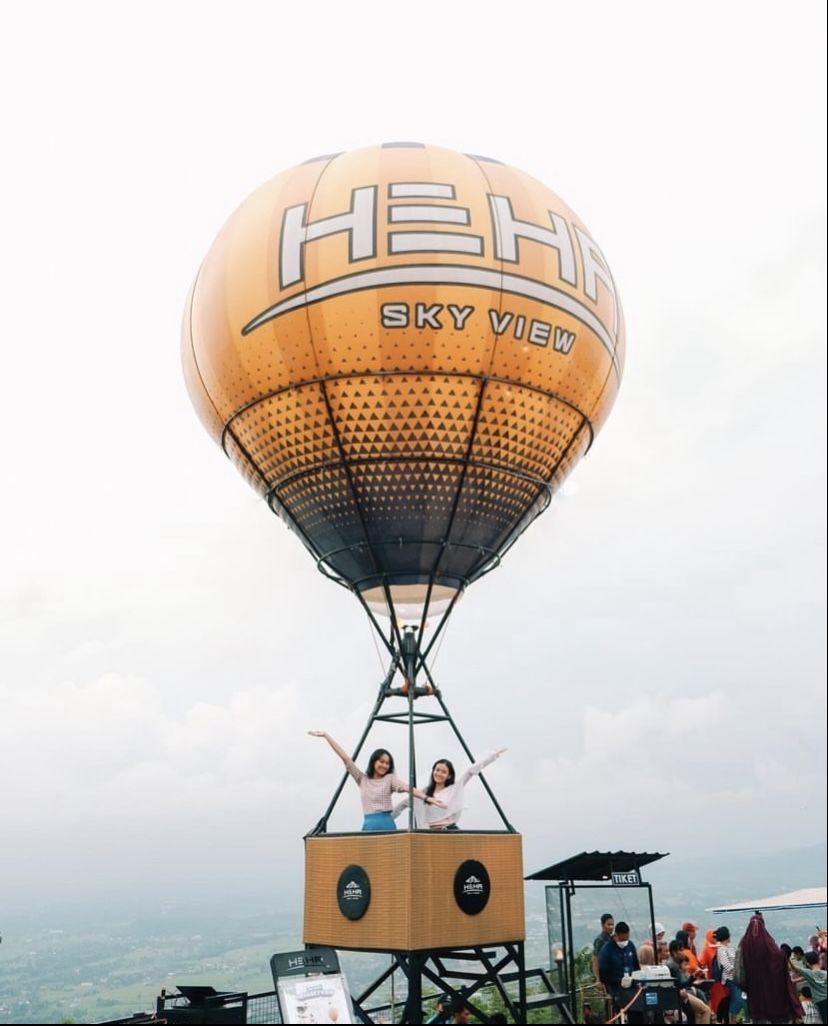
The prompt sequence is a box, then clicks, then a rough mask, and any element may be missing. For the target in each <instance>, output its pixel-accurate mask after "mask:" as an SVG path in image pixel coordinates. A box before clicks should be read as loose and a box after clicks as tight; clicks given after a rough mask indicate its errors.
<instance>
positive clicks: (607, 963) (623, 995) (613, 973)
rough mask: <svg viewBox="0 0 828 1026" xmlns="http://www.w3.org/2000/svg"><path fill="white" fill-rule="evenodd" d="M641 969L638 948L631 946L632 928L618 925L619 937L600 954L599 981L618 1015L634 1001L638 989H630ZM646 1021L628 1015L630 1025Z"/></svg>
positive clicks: (637, 1016) (623, 923)
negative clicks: (632, 981)
mask: <svg viewBox="0 0 828 1026" xmlns="http://www.w3.org/2000/svg"><path fill="white" fill-rule="evenodd" d="M640 968H641V966H640V965H639V962H638V955H637V953H636V950H635V945H634V944H632V943H631V942H630V928H629V925H628V924H627V923H625V922H624V921H623V920H622V921H621V922H620V923H616V924H615V933H614V934H613V935H612V937H611V938H610V939H609V940H608V941H607V942H606V944H604V945H603V947H602V948H601V950H600V951H599V952H598V978H599V979H600V981H601V983H603V985H604V987H605V988H606V991H607V994H608V995H609V996H610V997H611V998H612V1002H613V1006H614V1008H615V1011H616V1012H620V1011H621V1009H622V1008H624V1007H625V1006H626V1005H628V1004H629V1003H630V1002H631V1001H632V999H633V997H634V995H635V989H634V988H633V987H632V986H631V985H630V984H631V980H630V977H631V975H632V973H634V972H635V971H636V970H638V969H640ZM625 977H626V978H627V985H626V986H625V985H624V980H625ZM643 1021H644V1019H643V1016H642V1015H641V1013H639V1012H633V1011H630V1012H628V1013H627V1022H643Z"/></svg>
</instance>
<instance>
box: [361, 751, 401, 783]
mask: <svg viewBox="0 0 828 1026" xmlns="http://www.w3.org/2000/svg"><path fill="white" fill-rule="evenodd" d="M382 755H387V756H388V762H389V764H390V765H389V766H388V772H389V773H393V772H394V756H393V755H392V754H391V753H390V752H389V751H388V749H387V748H378V749H377V750H376V751H375V752H371V758H370V759H369V760H368V770H367V773H368V776H369V777H371V778H373V776H374V768H375V766H376V764H377V759H379V758H380V756H382Z"/></svg>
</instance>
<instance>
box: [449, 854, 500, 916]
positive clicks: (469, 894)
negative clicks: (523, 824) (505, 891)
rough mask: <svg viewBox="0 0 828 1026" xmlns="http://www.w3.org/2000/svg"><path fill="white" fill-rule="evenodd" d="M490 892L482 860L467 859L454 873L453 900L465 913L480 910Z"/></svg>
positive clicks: (473, 914)
mask: <svg viewBox="0 0 828 1026" xmlns="http://www.w3.org/2000/svg"><path fill="white" fill-rule="evenodd" d="M491 893H492V885H491V881H490V880H489V874H488V872H487V870H486V867H485V866H484V865H483V863H482V862H477V861H475V859H469V860H468V861H467V862H464V863H463V864H462V865H461V866H460V868H459V869H458V870H457V872H456V873H455V874H454V900H455V901H456V902H457V904H458V905H459V906H460V910H461V911H462V912H465V913H466V915H468V916H476V915H477V913H478V912H482V911H483V909H484V908H485V907H486V903H487V902H488V900H489V895H490V894H491Z"/></svg>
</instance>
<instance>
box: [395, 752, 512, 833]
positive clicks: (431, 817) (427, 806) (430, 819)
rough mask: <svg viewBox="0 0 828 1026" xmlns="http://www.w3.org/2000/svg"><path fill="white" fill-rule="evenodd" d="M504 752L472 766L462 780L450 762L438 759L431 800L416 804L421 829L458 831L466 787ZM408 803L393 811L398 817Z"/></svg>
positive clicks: (433, 770) (433, 771) (429, 792)
mask: <svg viewBox="0 0 828 1026" xmlns="http://www.w3.org/2000/svg"><path fill="white" fill-rule="evenodd" d="M505 751H506V749H505V748H499V749H498V750H497V751H496V752H492V753H491V754H489V755H487V756H485V758H483V759H481V760H480V761H479V762H475V763H472V765H471V766H469V768H468V769H467V770H466V772H465V773H464V774H463V775H462V776H461V777H460V778H459V779H457V778H456V775H455V772H454V766H453V765H452V763H451V761H450V760H449V759H438V760H437V761H436V762H435V763H434V765H433V766H432V767H431V778H430V780H429V783H428V787H426V789H425V794H426V797H427V799H428V800H427V801H426V802H422V801H417V802H415V803H414V820H415V822H416V824H417V826H418V827H419V828H420V829H425V828H428V829H430V830H457V820H458V819H460V816H461V814H462V812H463V795H464V792H465V790H466V784H468V782H469V781H470V780H471V778H472V777H473V776H476V775H477V774H478V773H480V771H481V770H483V769H485V768H486V766H488V765H489V764H490V763H492V762H494V761H495V759H497V758H498V757H499V756H501V755H503V753H504V752H505ZM414 797H415V798H419V795H418V794H417V793H416V792H415V793H414ZM408 802H409V799H408V798H405V799H404V800H403V801H402V802H400V804H399V805H398V806H397V807H396V808H395V809H394V816H395V817H396V816H398V815H399V814H400V813H401V812H402V811H403V809H407V808H408Z"/></svg>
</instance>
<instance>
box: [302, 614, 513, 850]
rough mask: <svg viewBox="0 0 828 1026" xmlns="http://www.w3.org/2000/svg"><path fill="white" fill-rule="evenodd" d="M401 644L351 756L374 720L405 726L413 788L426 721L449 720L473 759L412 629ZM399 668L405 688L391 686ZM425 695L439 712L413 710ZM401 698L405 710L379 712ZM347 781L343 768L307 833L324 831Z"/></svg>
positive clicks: (486, 785)
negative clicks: (423, 681) (422, 680)
mask: <svg viewBox="0 0 828 1026" xmlns="http://www.w3.org/2000/svg"><path fill="white" fill-rule="evenodd" d="M401 647H402V652H400V650H398V649H396V648H392V657H391V661H390V663H389V666H388V671H387V673H386V674H385V677H384V678H383V680H382V682H381V683H380V686H379V692H378V694H377V699H376V701H375V703H374V707H373V709H372V710H371V713H370V715H369V717H368V722H367V724H366V725H365V729H364V730H363V732H362V734H361V735H360V738H359V741H358V742H357V746H356V748H355V749H354V751H353V753H352V755H351V758H352V759H353V760H354V762H356V760H357V758H358V757H359V754H360V752H361V751H362V748H363V745H364V744H365V741H366V739H367V737H368V734H369V733H370V731H371V728H372V727H373V725H374V723H376V722H377V721H382V722H383V723H399V724H400V725H402V726H405V727H407V728H408V743H409V747H408V751H409V759H408V782H409V784H410V785H411V786H412V787H416V786H417V781H416V771H417V767H416V752H415V742H414V728H415V727H418V726H423V725H425V724H430V723H448V725H449V726H450V727H451V729H452V731H453V732H454V735H455V737H456V738H457V740H458V742H459V743H460V746H461V748H462V749H463V751H464V752H465V753H466V755H467V756H468V758H469V759H470V760H471V762H475V761H476V760H475V757H474V754H473V753H472V750H471V749H470V748H469V746H468V745H467V744H466V741H465V738H464V737H463V735H462V734H461V733H460V730H459V728H458V726H457V724H456V723H455V722H454V719H453V718H452V715H451V713H450V712H449V710H448V706H447V705H446V703H445V701H444V700H443V695H442V693H441V691H440V689H439V688H438V687H437V686H436V684H435V683H434V678H433V676H432V674H431V670H430V668H429V666H428V664H427V662H426V658H425V654H423V653H421V652H420V651H419V646H418V645H417V638H416V637H415V633H414V629H413V628H412V629H411V630H410V631H407V632H406V633H405V635H403V636H402V637H401ZM420 668H422V670H423V671H424V673H425V676H426V677H427V679H428V681H429V687H428V688H417V687H416V686H415V684H414V679H416V677H415V675H416V673H417V672H418V670H419V669H420ZM398 669H399V670H401V671H402V672H403V674H404V677H405V681H406V683H407V686H406V687H405V688H396V689H393V688H392V687H391V682H392V681H393V679H394V676H395V674H396V672H397V670H398ZM412 678H413V679H412ZM425 695H431V696H433V697H434V698H435V699H436V701H437V703H438V705H439V706H440V709H441V713H433V712H421V711H420V710H419V709H416V708H415V707H414V702H415V700H416V699H418V698H421V697H424V696H425ZM400 698H404V699H405V700H406V702H405V709H400V710H398V711H396V712H382V708H383V706H384V705H385V703H386V702H387V701H389V700H392V701H393V700H399V699H400ZM478 776H479V779H480V782H481V784H482V785H483V787H484V788H485V790H486V793H487V794H488V796H489V799H490V800H491V802H492V805H493V806H494V807H495V810H496V811H497V814H498V815H499V816H500V819H501V821H502V823H503V826H504V827H505V829H506V830H507V831H508V832H509V833H510V834H514V833H517V831H516V830H515V828H514V827H513V826H512V824H511V823H510V822H509V820H508V818H507V817H506V813H505V812H504V811H503V809H502V808H501V806H500V803H499V802H498V800H497V798H496V797H495V794H494V792H493V791H492V789H491V787H490V786H489V783H488V781H487V780H486V778H485V776H484V775H483V774H482V773H480V774H478ZM347 780H348V772H347V770H346V771H345V772H344V773H343V774H342V777H341V779H340V781H339V783H338V785H337V787H336V790H335V791H334V794H333V797H332V798H331V801H330V803H329V804H328V807H327V809H325V812H324V813H323V814H322V816H321V818H320V819H319V820H318V821H317V823H316V825H315V826H314V827H313V828H312V829H311V830H309V831H308V833H307V835H306V836H308V837H317V836H319V835H320V834H324V833H327V830H328V819H329V818H330V816H331V813H332V812H333V810H334V808H335V807H336V803H337V802H338V801H339V797H340V795H341V794H342V791H343V788H344V787H345V783H346V781H347ZM408 829H409V830H413V829H414V803H413V802H410V803H409V809H408Z"/></svg>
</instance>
